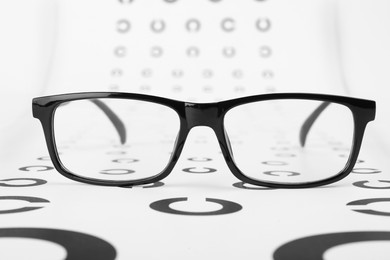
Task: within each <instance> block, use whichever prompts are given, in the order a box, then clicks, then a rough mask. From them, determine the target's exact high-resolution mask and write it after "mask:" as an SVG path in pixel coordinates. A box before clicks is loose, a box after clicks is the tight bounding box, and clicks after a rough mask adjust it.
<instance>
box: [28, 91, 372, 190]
mask: <svg viewBox="0 0 390 260" xmlns="http://www.w3.org/2000/svg"><path fill="white" fill-rule="evenodd" d="M104 98H111V99H132V100H140V101H149V102H154V103H157V104H161V105H165V106H167V107H170V108H172V109H173V110H174V111H176V112H177V114H178V115H179V117H180V131H179V134H178V136H177V138H176V143H175V146H174V151H173V153H172V156H171V158H170V162H169V164H168V165H167V167H166V168H165V169H164V170H163V171H162V172H161V173H160V174H158V175H156V176H154V177H150V178H144V179H140V180H135V181H109V180H97V179H89V178H83V177H80V176H77V175H75V174H73V173H71V172H69V171H68V170H67V169H66V168H65V167H63V165H62V164H61V162H60V160H59V156H58V153H57V149H56V147H55V141H54V130H53V117H54V113H55V110H56V108H57V107H58V106H59V105H61V104H64V103H66V102H69V101H73V100H82V99H90V100H91V101H92V102H93V100H96V99H99V100H101V99H104ZM280 99H304V100H317V101H323V103H322V104H321V105H320V107H318V108H317V109H316V110H315V111H313V113H312V114H311V115H310V116H309V118H308V119H307V120H306V122H305V123H304V124H303V126H302V129H301V133H300V137H297V138H300V140H301V145H302V146H303V145H304V140H305V138H306V137H305V136H306V135H307V133H308V131H309V130H310V127H311V125H312V124H313V123H314V121H315V120H316V118H317V117H318V116H319V115H320V114H321V112H322V111H323V110H324V109H325V108H326V107H327V106H328V105H329V103H338V104H341V105H344V106H346V107H348V108H349V109H350V110H351V112H352V114H353V119H354V137H353V146H352V150H351V154H350V157H349V158H348V162H347V165H346V166H345V168H344V169H343V170H342V171H341V172H340V173H339V174H337V175H336V176H333V177H330V178H328V179H324V180H320V181H315V182H310V183H299V184H278V183H269V182H263V181H258V180H253V179H250V178H248V177H246V176H245V175H244V174H243V173H242V172H241V171H240V170H239V169H238V168H237V166H236V165H235V164H234V160H233V155H232V150H231V147H230V141H229V137H228V136H227V134H226V131H225V128H224V123H223V122H224V117H225V114H226V113H227V112H228V111H229V110H230V109H232V108H233V107H236V106H239V105H243V104H247V103H251V102H259V101H266V100H280ZM94 103H95V104H96V102H94ZM97 103H98V104H96V105H97V106H98V107H99V108H100V109H102V110H103V111H104V112H105V113H106V115H107V116H108V117H109V118H110V120H111V122H112V123H113V124H114V125H116V127H117V131H118V133H119V135H120V138H121V142H123V138H125V132H123V131H125V129H118V127H119V128H120V127H121V126H120V124H121V122H120V119H118V118H116V119H115V117H116V116H115V114H113V113H112V111H111V112H110V109H109V108H108V107H107V106H105V105H104V103H102V102H100V103H99V101H98V102H97ZM32 105H33V107H32V108H33V116H34V117H35V118H38V119H39V120H40V121H41V124H42V126H43V130H44V133H45V138H46V144H47V147H48V150H49V154H50V157H51V159H52V161H53V164H54V166H55V168H56V169H57V170H58V171H59V172H60V173H61V174H62V175H64V176H65V177H68V178H70V179H73V180H75V181H80V182H84V183H88V184H96V185H106V186H133V185H141V184H148V183H153V182H157V181H160V180H161V179H163V178H165V177H166V176H168V174H169V173H170V172H171V171H172V169H173V167H174V166H175V164H176V162H177V160H178V158H179V156H180V153H181V151H182V149H183V146H184V143H185V140H186V138H187V135H188V133H189V131H190V130H191V128H193V127H195V126H208V127H210V128H212V129H213V130H214V132H215V134H216V136H217V139H218V142H219V145H220V147H221V150H222V154H223V156H224V158H225V160H226V163H227V165H228V167H229V169H230V170H231V172H232V173H233V174H234V175H235V176H236V177H237V178H238V179H240V180H241V181H243V182H245V183H249V184H253V185H260V186H267V187H273V188H309V187H316V186H321V185H326V184H330V183H333V182H336V181H338V180H340V179H342V178H344V177H346V176H347V175H348V174H349V173H350V172H351V171H352V169H353V166H354V165H355V163H356V160H357V157H358V154H359V150H360V147H361V144H362V140H363V135H364V131H365V128H366V125H367V123H368V122H370V121H372V120H374V119H375V102H374V101H371V100H364V99H357V98H350V97H344V96H335V95H325V94H310V93H276V94H263V95H256V96H249V97H242V98H237V99H232V100H226V101H221V102H215V103H193V102H184V101H177V100H172V99H167V98H163V97H157V96H150V95H143V94H133V93H119V92H90V93H74V94H62V95H54V96H46V97H38V98H34V99H33V104H32ZM118 120H119V121H118ZM123 136H124V137H123Z"/></svg>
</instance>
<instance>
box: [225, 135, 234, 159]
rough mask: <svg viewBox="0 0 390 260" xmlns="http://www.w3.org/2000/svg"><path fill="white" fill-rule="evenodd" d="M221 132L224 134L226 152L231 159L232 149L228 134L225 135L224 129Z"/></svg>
mask: <svg viewBox="0 0 390 260" xmlns="http://www.w3.org/2000/svg"><path fill="white" fill-rule="evenodd" d="M223 131H224V133H225V140H226V143H227V148H228V151H229V153H230V155H231V157H233V149H232V145H231V143H230V139H229V136H228V134H227V133H226V130H225V129H224V130H223Z"/></svg>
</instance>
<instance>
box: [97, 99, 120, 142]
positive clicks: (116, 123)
mask: <svg viewBox="0 0 390 260" xmlns="http://www.w3.org/2000/svg"><path fill="white" fill-rule="evenodd" d="M90 101H91V102H92V103H94V104H95V105H96V106H97V107H98V108H100V109H101V110H102V111H103V112H104V114H106V116H107V117H108V119H110V121H111V123H112V124H113V125H114V127H115V129H116V131H117V132H118V134H119V138H120V142H121V144H124V143H125V142H126V127H125V125H124V124H123V122H122V120H120V118H119V117H118V116H117V115H116V114H115V113H114V111H112V110H111V108H109V107H108V106H107V105H106V104H105V103H104V102H103V101H101V100H98V99H91V100H90Z"/></svg>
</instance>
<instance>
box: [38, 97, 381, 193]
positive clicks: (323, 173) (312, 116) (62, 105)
mask: <svg viewBox="0 0 390 260" xmlns="http://www.w3.org/2000/svg"><path fill="white" fill-rule="evenodd" d="M33 115H34V117H35V118H38V119H39V120H40V121H41V123H42V126H43V130H44V133H45V138H46V143H47V147H48V149H49V153H50V157H51V160H52V161H53V164H54V166H55V168H56V169H57V170H58V171H59V172H60V173H61V174H62V175H64V176H65V177H68V178H70V179H73V180H76V181H80V182H84V183H89V184H97V185H107V186H132V185H141V184H148V183H153V182H157V181H159V180H161V179H163V178H165V177H166V176H167V175H168V174H169V173H170V172H171V171H172V169H173V167H174V165H175V164H176V162H177V160H178V158H179V156H180V153H181V151H182V149H183V146H184V143H185V140H186V137H187V135H188V133H189V131H190V130H191V129H192V128H193V127H196V126H207V127H210V128H212V129H213V130H214V132H215V134H216V136H217V139H218V142H219V145H220V148H221V150H222V154H223V156H224V158H225V160H226V163H227V165H228V167H229V169H230V170H231V172H232V173H233V174H234V175H235V176H236V177H237V178H238V179H240V180H241V181H243V182H245V183H249V184H253V185H261V186H268V187H275V188H307V187H316V186H320V185H326V184H330V183H332V182H335V181H338V180H340V179H342V178H344V177H345V176H347V175H348V174H349V173H350V172H351V171H352V168H353V166H354V164H355V163H356V160H357V158H358V154H359V150H360V147H361V143H362V139H363V134H364V130H365V127H366V125H367V123H368V122H370V121H372V120H374V118H375V102H374V101H371V100H363V99H356V98H350V97H342V96H333V95H322V94H307V93H279V94H265V95H257V96H249V97H242V98H237V99H233V100H226V101H221V102H216V103H192V102H182V101H177V100H171V99H167V98H162V97H156V96H149V95H142V94H131V93H116V92H114V93H105V92H104V93H76V94H63V95H55V96H47V97H38V98H34V99H33ZM230 140H232V141H230ZM114 148H120V151H119V152H118V150H115V149H114Z"/></svg>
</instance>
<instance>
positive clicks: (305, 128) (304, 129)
mask: <svg viewBox="0 0 390 260" xmlns="http://www.w3.org/2000/svg"><path fill="white" fill-rule="evenodd" d="M329 104H330V102H327V101H324V102H322V103H321V104H320V105H319V106H318V107H317V108H316V109H315V110H314V111H313V112H312V113H311V114H310V116H309V117H308V118H306V120H305V122H304V123H303V125H302V126H301V130H300V131H299V142H300V144H301V146H302V147H304V146H305V143H306V137H307V134H308V133H309V131H310V129H311V127H312V126H313V124H314V122H315V121H316V120H317V118H318V117H319V116H320V115H321V113H322V112H323V111H324V110H325V108H327V107H328V106H329Z"/></svg>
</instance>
